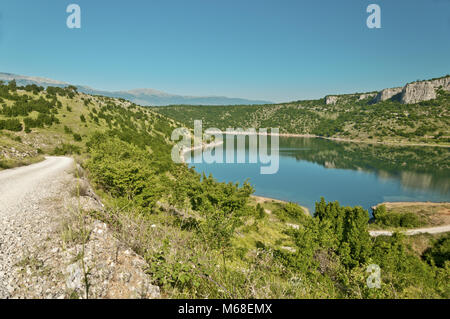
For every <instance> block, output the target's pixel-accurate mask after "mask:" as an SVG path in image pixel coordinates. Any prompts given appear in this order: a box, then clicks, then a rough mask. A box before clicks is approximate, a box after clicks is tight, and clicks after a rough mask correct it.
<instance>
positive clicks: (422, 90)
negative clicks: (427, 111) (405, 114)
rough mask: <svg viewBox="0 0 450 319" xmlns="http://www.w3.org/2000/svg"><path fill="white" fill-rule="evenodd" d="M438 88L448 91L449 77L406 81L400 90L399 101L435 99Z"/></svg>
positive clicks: (416, 101) (409, 101)
mask: <svg viewBox="0 0 450 319" xmlns="http://www.w3.org/2000/svg"><path fill="white" fill-rule="evenodd" d="M439 88H442V89H443V90H446V91H450V77H446V78H440V79H436V80H430V81H420V82H413V83H408V84H407V85H405V87H404V88H403V90H402V98H401V102H402V103H403V104H413V103H419V102H422V101H428V100H432V99H435V98H436V91H437V89H439Z"/></svg>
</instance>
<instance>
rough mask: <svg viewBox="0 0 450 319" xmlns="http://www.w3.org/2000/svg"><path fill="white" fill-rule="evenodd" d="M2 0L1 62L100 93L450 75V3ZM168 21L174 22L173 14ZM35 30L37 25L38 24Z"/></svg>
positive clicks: (212, 92) (302, 88) (223, 92)
mask: <svg viewBox="0 0 450 319" xmlns="http://www.w3.org/2000/svg"><path fill="white" fill-rule="evenodd" d="M74 3H77V4H79V6H80V7H81V17H82V20H81V21H82V25H81V29H69V28H67V26H66V19H67V17H68V15H69V14H68V13H66V6H67V5H68V4H69V3H66V2H61V1H60V2H55V1H52V0H46V1H40V2H31V3H30V2H29V1H25V0H15V1H9V0H6V1H2V3H1V4H0V49H1V50H0V61H2V64H1V65H0V69H1V71H2V72H6V73H13V74H19V75H27V76H37V77H43V78H49V79H53V80H58V81H63V82H68V83H72V84H77V85H85V86H89V87H92V88H95V89H97V90H105V91H128V90H133V89H140V88H148V89H154V90H158V91H163V92H167V93H170V94H177V95H183V96H226V97H233V98H243V99H252V100H267V101H273V102H286V101H294V100H303V99H315V98H321V97H323V96H325V95H329V94H345V93H355V92H366V91H373V90H381V89H383V88H387V87H396V86H402V85H404V84H405V83H407V82H411V81H415V80H417V79H427V78H434V77H440V76H443V75H445V74H448V73H450V61H449V59H448V56H450V43H449V41H446V39H447V37H448V32H449V30H450V16H449V12H450V10H449V9H450V2H449V1H438V0H434V1H421V0H416V1H406V0H402V1H395V2H389V1H384V0H383V1H381V0H380V1H376V3H377V4H379V5H380V7H381V21H382V22H381V23H382V27H381V29H369V28H367V26H366V19H367V17H368V16H369V13H367V12H366V8H367V6H368V5H369V4H370V3H373V1H356V0H354V1H347V2H345V3H341V2H339V3H338V2H336V1H321V2H320V3H319V2H313V1H301V2H299V1H288V0H285V1H264V2H261V1H253V0H249V1H246V2H245V3H242V2H240V1H227V2H211V1H203V0H193V1H190V2H189V3H187V2H185V1H164V2H160V1H155V2H147V1H138V0H135V1H127V2H123V3H122V2H120V3H119V2H114V3H110V2H107V1H95V2H92V1H86V0H78V1H74ZM168 17H170V18H168ZM30 26H33V29H30Z"/></svg>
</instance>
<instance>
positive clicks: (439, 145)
mask: <svg viewBox="0 0 450 319" xmlns="http://www.w3.org/2000/svg"><path fill="white" fill-rule="evenodd" d="M209 133H211V134H213V133H219V134H220V133H221V134H225V135H271V136H281V137H304V138H321V139H324V140H331V141H338V142H350V143H366V144H383V145H391V146H428V147H445V148H449V147H450V145H449V144H427V143H408V142H401V141H372V140H360V139H347V138H342V137H327V136H320V135H315V134H293V133H262V132H245V131H221V132H216V131H210V132H209Z"/></svg>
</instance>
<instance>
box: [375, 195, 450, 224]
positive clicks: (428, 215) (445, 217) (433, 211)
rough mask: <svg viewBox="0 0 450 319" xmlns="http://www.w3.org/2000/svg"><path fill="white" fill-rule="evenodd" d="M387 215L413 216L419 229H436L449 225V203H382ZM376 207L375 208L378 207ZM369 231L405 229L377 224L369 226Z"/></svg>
mask: <svg viewBox="0 0 450 319" xmlns="http://www.w3.org/2000/svg"><path fill="white" fill-rule="evenodd" d="M379 205H385V206H386V211H387V213H388V214H397V215H404V214H414V215H415V216H417V218H418V221H419V223H420V226H419V227H436V226H442V225H448V224H450V203H431V202H394V203H382V204H379ZM379 205H377V206H379ZM369 229H370V230H380V229H386V230H393V231H395V230H405V229H408V228H405V227H392V226H386V225H380V224H377V223H374V222H372V223H370V224H369Z"/></svg>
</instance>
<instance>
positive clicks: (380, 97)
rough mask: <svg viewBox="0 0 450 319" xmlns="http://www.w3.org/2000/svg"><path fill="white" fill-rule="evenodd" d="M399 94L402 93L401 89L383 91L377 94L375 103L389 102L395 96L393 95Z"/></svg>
mask: <svg viewBox="0 0 450 319" xmlns="http://www.w3.org/2000/svg"><path fill="white" fill-rule="evenodd" d="M401 92H402V88H401V87H397V88H390V89H384V90H382V91H381V92H379V93H378V94H377V96H376V97H375V103H378V102H381V101H386V100H389V99H391V98H392V97H393V96H395V95H397V94H399V93H401Z"/></svg>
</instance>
